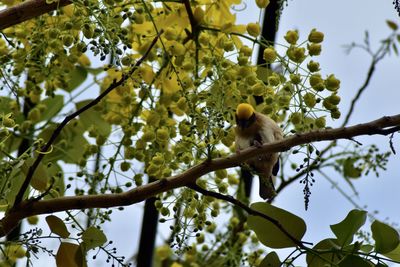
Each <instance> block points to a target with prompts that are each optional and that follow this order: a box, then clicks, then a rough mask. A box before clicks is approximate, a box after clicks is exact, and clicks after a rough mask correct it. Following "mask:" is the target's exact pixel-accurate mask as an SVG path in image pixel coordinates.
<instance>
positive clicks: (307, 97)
mask: <svg viewBox="0 0 400 267" xmlns="http://www.w3.org/2000/svg"><path fill="white" fill-rule="evenodd" d="M303 100H304V103H305V104H306V106H307V107H309V108H313V107H314V106H315V104H316V103H317V101H316V99H315V95H314V94H312V93H306V94H304V96H303Z"/></svg>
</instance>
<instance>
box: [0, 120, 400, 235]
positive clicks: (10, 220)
mask: <svg viewBox="0 0 400 267" xmlns="http://www.w3.org/2000/svg"><path fill="white" fill-rule="evenodd" d="M399 125H400V114H398V115H395V116H391V117H389V116H385V117H383V118H381V119H378V120H375V121H371V122H369V123H363V124H358V125H355V126H351V127H343V128H337V129H326V130H319V131H313V132H309V133H304V134H295V135H292V136H289V137H287V138H285V139H284V140H282V141H279V142H274V143H270V144H265V145H263V146H261V147H259V148H258V147H256V148H255V147H251V148H248V149H246V150H243V151H241V152H240V154H233V155H230V156H228V157H225V158H217V159H213V160H208V161H205V162H203V163H201V164H198V165H196V166H194V167H192V168H190V169H188V170H187V171H185V172H183V173H182V174H178V175H175V176H171V177H168V178H163V179H160V180H158V181H155V182H152V183H149V184H146V185H143V186H139V187H137V188H134V189H132V190H130V191H127V192H124V193H119V194H104V195H87V196H71V197H61V198H56V199H51V200H39V201H30V200H25V201H23V202H21V203H19V204H18V205H16V206H15V207H14V208H13V209H12V210H10V211H9V212H8V213H7V214H6V215H5V217H4V218H3V219H2V220H1V221H0V227H1V229H0V236H4V235H5V234H7V233H8V232H10V231H11V230H12V229H13V228H14V227H15V225H17V224H18V222H19V221H20V220H22V219H23V218H26V217H29V216H32V215H38V214H47V213H53V212H59V211H66V210H74V209H88V208H112V207H119V206H128V205H131V204H134V203H138V202H141V201H143V200H145V199H147V198H149V197H152V196H154V195H157V194H160V193H163V192H166V191H169V190H171V189H175V188H179V187H183V186H187V185H190V184H193V183H194V182H195V181H196V179H197V178H199V177H201V176H203V175H205V174H208V173H210V172H213V171H216V170H219V169H226V168H231V167H236V166H238V165H240V164H241V163H243V162H246V161H247V160H248V159H249V158H252V157H255V156H257V155H259V154H260V153H270V152H282V151H286V150H289V149H290V148H291V147H294V146H298V145H302V144H306V143H310V142H315V141H328V140H335V139H349V138H352V137H356V136H360V135H380V134H384V135H387V134H390V133H391V132H396V131H397V130H398V127H397V126H399Z"/></svg>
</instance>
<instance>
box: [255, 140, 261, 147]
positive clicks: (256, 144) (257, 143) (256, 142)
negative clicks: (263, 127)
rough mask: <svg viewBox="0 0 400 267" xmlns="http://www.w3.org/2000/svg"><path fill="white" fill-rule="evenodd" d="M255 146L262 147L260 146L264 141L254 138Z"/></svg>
mask: <svg viewBox="0 0 400 267" xmlns="http://www.w3.org/2000/svg"><path fill="white" fill-rule="evenodd" d="M254 146H255V147H257V148H260V147H262V143H260V142H259V141H257V140H254Z"/></svg>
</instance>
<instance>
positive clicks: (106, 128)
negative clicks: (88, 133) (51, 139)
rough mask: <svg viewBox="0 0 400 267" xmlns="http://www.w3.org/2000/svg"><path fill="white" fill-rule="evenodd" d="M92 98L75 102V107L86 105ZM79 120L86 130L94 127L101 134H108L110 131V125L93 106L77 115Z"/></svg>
mask: <svg viewBox="0 0 400 267" xmlns="http://www.w3.org/2000/svg"><path fill="white" fill-rule="evenodd" d="M91 101H92V100H84V101H81V102H78V103H76V104H75V105H76V108H77V109H80V108H82V107H84V106H86V105H87V104H88V103H89V102H91ZM79 120H80V122H81V123H82V125H83V127H84V128H85V129H86V130H87V129H89V128H90V127H95V129H97V130H98V132H99V134H101V135H102V136H109V135H110V132H111V125H110V124H109V123H108V122H106V121H105V120H104V119H103V118H102V116H101V112H98V111H96V110H94V109H93V108H91V109H88V110H86V111H85V112H83V113H82V114H81V115H79Z"/></svg>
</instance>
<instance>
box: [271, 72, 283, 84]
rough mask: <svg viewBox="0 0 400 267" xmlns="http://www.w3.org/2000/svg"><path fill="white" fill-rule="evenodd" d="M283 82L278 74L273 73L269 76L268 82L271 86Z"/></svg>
mask: <svg viewBox="0 0 400 267" xmlns="http://www.w3.org/2000/svg"><path fill="white" fill-rule="evenodd" d="M280 82H281V79H280V78H279V76H278V74H275V73H273V74H272V75H271V76H269V77H268V84H269V85H271V86H277V85H279V83H280Z"/></svg>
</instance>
